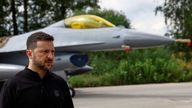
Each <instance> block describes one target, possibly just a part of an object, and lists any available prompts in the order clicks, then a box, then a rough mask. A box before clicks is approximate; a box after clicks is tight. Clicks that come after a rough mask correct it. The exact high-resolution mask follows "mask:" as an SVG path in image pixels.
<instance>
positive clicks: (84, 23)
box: [64, 15, 115, 29]
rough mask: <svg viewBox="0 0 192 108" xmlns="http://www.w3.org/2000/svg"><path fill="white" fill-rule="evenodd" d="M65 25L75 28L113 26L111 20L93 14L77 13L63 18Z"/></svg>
mask: <svg viewBox="0 0 192 108" xmlns="http://www.w3.org/2000/svg"><path fill="white" fill-rule="evenodd" d="M64 24H65V27H67V28H75V29H87V28H103V27H115V25H114V24H112V23H111V22H109V21H107V20H105V19H103V18H101V17H98V16H95V15H78V16H73V17H69V18H67V19H65V20H64Z"/></svg>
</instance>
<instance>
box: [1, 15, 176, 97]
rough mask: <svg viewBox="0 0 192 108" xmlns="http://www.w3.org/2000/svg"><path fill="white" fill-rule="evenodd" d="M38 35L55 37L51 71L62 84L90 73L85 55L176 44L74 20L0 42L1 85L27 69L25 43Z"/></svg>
mask: <svg viewBox="0 0 192 108" xmlns="http://www.w3.org/2000/svg"><path fill="white" fill-rule="evenodd" d="M38 31H42V32H45V33H48V34H50V35H52V36H54V38H55V40H54V45H55V61H54V67H53V69H52V71H53V72H54V73H56V74H58V75H60V76H61V77H62V78H64V79H65V80H67V76H73V75H79V74H82V73H86V72H89V71H91V70H92V69H93V68H92V67H91V66H89V65H88V61H89V60H88V55H86V54H84V52H89V51H115V50H126V51H129V50H130V49H140V48H149V47H157V46H161V45H165V44H170V43H174V42H175V40H174V39H171V38H168V37H165V36H158V35H154V34H149V33H143V32H138V31H136V30H131V29H126V28H123V27H117V26H115V25H113V24H112V23H110V22H108V21H107V20H105V19H103V18H101V17H98V16H94V15H80V16H74V17H70V18H67V19H65V20H62V21H59V22H56V23H55V24H52V25H50V26H47V27H45V28H42V29H39V30H35V31H32V32H29V33H24V34H21V35H16V36H12V37H11V38H7V37H4V38H2V39H0V42H1V45H0V82H2V83H3V82H4V81H6V80H7V79H8V78H10V77H12V76H13V75H15V74H16V73H17V72H19V71H20V70H22V69H23V68H24V67H25V66H26V65H27V63H28V58H27V56H26V54H25V50H26V40H27V38H28V36H30V35H31V34H32V33H34V32H38ZM72 92H73V94H72V95H74V91H72Z"/></svg>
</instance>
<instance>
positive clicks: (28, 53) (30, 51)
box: [26, 49, 32, 59]
mask: <svg viewBox="0 0 192 108" xmlns="http://www.w3.org/2000/svg"><path fill="white" fill-rule="evenodd" d="M26 55H27V56H28V58H29V59H31V58H32V50H30V49H27V50H26Z"/></svg>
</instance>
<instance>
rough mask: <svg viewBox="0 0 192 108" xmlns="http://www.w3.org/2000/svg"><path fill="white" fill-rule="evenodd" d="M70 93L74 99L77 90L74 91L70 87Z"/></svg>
mask: <svg viewBox="0 0 192 108" xmlns="http://www.w3.org/2000/svg"><path fill="white" fill-rule="evenodd" d="M69 92H70V95H71V97H74V96H75V90H74V88H72V87H69Z"/></svg>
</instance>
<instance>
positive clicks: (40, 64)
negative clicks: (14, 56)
mask: <svg viewBox="0 0 192 108" xmlns="http://www.w3.org/2000/svg"><path fill="white" fill-rule="evenodd" d="M33 64H34V65H36V66H37V67H39V69H41V70H43V71H45V72H47V71H50V70H51V68H52V67H53V66H52V65H51V68H47V67H46V66H45V64H44V63H43V62H41V61H38V60H37V59H36V56H34V58H33Z"/></svg>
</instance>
